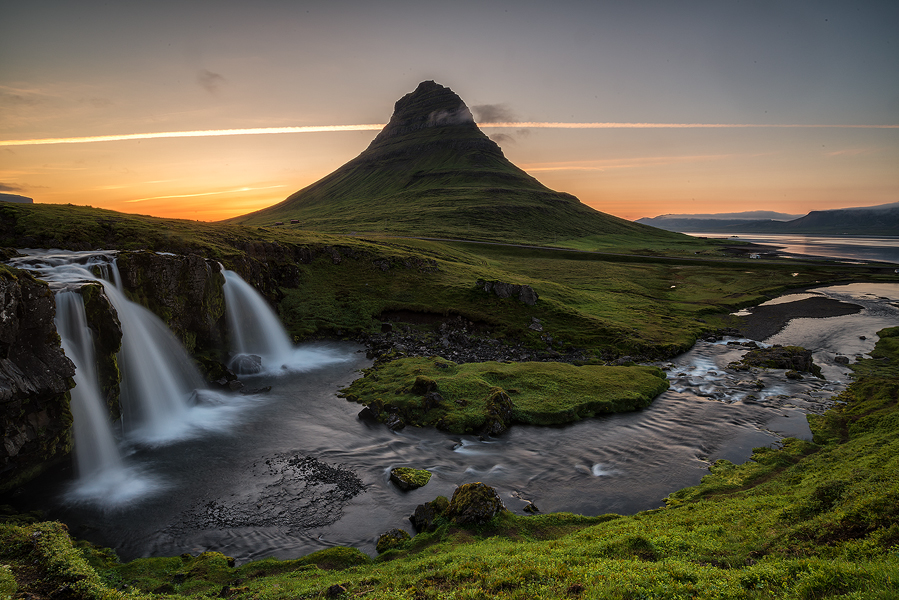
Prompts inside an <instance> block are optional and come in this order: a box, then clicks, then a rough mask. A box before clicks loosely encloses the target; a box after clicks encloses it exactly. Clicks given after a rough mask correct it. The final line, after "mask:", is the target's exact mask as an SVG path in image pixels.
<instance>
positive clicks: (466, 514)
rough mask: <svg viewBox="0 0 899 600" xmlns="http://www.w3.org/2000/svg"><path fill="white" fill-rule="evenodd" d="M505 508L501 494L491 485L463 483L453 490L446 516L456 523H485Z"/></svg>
mask: <svg viewBox="0 0 899 600" xmlns="http://www.w3.org/2000/svg"><path fill="white" fill-rule="evenodd" d="M504 510H506V507H505V506H503V501H502V500H500V497H499V494H497V493H496V490H495V489H493V488H492V487H490V486H489V485H487V484H485V483H481V482H477V483H463V484H462V485H460V486H459V487H457V488H456V491H455V492H453V497H452V499H451V500H450V503H449V506H448V507H447V509H446V517H447V518H448V519H449V520H450V521H451V522H453V523H455V524H456V525H483V524H485V523H487V522H488V521H490V520H491V519H492V518H493V517H495V516H496V515H498V514H499V513H500V512H501V511H504Z"/></svg>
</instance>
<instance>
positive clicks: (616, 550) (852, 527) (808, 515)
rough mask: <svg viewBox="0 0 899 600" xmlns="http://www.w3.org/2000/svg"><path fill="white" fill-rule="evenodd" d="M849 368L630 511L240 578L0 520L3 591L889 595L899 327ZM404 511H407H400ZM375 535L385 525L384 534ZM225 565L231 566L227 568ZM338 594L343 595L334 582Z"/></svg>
mask: <svg viewBox="0 0 899 600" xmlns="http://www.w3.org/2000/svg"><path fill="white" fill-rule="evenodd" d="M880 337H881V340H880V341H879V342H878V344H877V348H876V349H875V351H874V352H873V353H872V358H871V359H867V360H862V361H859V362H858V364H856V365H853V368H854V369H855V371H856V374H857V381H856V382H854V383H853V384H852V385H851V386H850V388H849V390H847V392H845V393H844V394H843V396H842V398H841V399H842V400H843V401H844V402H845V403H844V404H841V405H838V407H836V408H834V409H832V410H831V411H829V412H828V413H826V414H825V415H823V416H822V417H818V418H815V419H814V420H812V422H811V424H812V427H813V431H814V433H815V438H814V443H810V442H801V441H799V440H790V439H788V440H785V441H784V444H783V447H782V448H781V449H777V450H772V449H768V448H759V449H756V451H755V453H754V455H753V457H752V460H750V461H749V462H747V463H745V464H743V465H733V464H731V463H728V462H727V461H718V462H716V463H715V464H714V465H713V466H712V467H711V473H710V474H709V475H708V476H706V477H705V478H704V479H703V481H702V483H701V484H700V485H699V486H696V487H693V488H687V489H685V490H681V491H680V492H676V493H674V494H672V495H671V496H670V497H669V499H668V505H669V506H668V508H667V509H659V510H654V511H647V512H643V513H639V514H636V515H633V516H627V517H622V516H617V515H605V516H600V517H590V518H587V517H579V516H576V515H571V514H565V513H563V514H550V515H541V516H533V517H519V516H515V515H512V514H510V513H508V512H506V513H500V514H499V515H498V516H497V517H495V518H494V519H493V520H492V521H491V522H490V523H488V524H487V525H485V526H481V527H470V528H466V527H459V526H455V525H451V524H449V523H448V522H445V521H444V522H442V524H441V525H440V527H439V528H438V529H437V531H436V532H434V533H429V534H419V535H417V536H416V537H414V538H413V539H412V540H411V542H407V543H406V545H405V546H404V547H402V548H400V549H397V550H391V551H388V552H386V553H385V554H383V555H381V556H380V557H378V558H377V559H375V560H372V559H370V558H368V557H367V556H365V555H363V554H361V553H360V552H358V551H355V550H353V549H350V548H333V549H329V550H324V551H320V552H316V553H313V554H311V555H309V556H307V557H304V558H299V559H296V560H289V561H278V560H271V559H270V560H261V561H255V562H251V563H248V564H245V565H242V566H239V567H235V566H229V560H228V558H227V557H226V556H223V555H221V554H219V553H216V552H206V553H203V554H201V555H199V556H191V555H181V556H180V557H172V558H146V559H138V560H135V561H133V562H131V563H127V564H120V563H118V561H116V560H115V557H114V555H113V554H111V553H110V552H109V551H103V550H98V549H94V548H91V547H90V546H88V545H86V544H78V545H73V543H72V541H71V540H70V538H69V537H68V535H67V533H66V531H65V528H64V526H61V525H60V524H58V523H35V524H30V525H29V524H25V523H20V524H16V523H14V522H9V523H6V524H4V525H0V594H5V595H8V596H12V595H14V594H15V595H16V597H38V598H41V597H57V596H59V595H60V593H61V590H62V591H64V592H65V597H66V598H70V599H73V600H74V599H95V598H135V599H137V598H150V597H157V598H158V597H175V598H177V597H183V596H185V595H193V596H196V597H227V598H235V599H241V600H243V599H247V600H249V599H254V600H256V599H279V598H315V597H347V598H350V597H364V598H372V599H381V598H384V599H387V598H390V599H409V600H419V599H430V598H433V599H437V598H559V599H561V598H596V599H615V600H623V599H636V598H657V599H671V600H675V599H682V598H683V599H686V598H691V599H693V598H695V599H746V600H756V599H767V598H788V599H797V600H812V599H823V598H846V599H849V598H852V599H866V598H871V599H880V600H887V599H892V598H896V597H897V596H899V427H897V420H899V328H893V329H889V330H884V331H881V332H880ZM411 508H412V507H410V511H411ZM385 528H386V527H385ZM231 564H232V565H233V563H231ZM334 586H340V587H339V588H338V587H334Z"/></svg>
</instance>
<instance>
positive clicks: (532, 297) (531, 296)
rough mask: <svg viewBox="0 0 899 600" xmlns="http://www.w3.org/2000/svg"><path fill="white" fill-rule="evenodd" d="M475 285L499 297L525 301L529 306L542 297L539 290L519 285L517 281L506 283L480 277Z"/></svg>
mask: <svg viewBox="0 0 899 600" xmlns="http://www.w3.org/2000/svg"><path fill="white" fill-rule="evenodd" d="M475 286H477V287H478V288H479V289H482V290H484V291H485V292H487V293H493V294H494V295H495V296H497V297H499V298H515V299H517V300H518V301H519V302H523V303H525V304H527V305H528V306H534V305H535V304H537V300H538V299H539V298H540V297H539V296H538V295H537V292H535V291H534V289H533V288H532V287H531V286H529V285H518V284H515V283H505V282H503V281H485V280H483V279H478V280H477V281H476V282H475Z"/></svg>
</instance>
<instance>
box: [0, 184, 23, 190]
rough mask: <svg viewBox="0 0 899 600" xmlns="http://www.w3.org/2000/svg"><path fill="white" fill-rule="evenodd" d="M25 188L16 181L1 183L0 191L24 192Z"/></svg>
mask: <svg viewBox="0 0 899 600" xmlns="http://www.w3.org/2000/svg"><path fill="white" fill-rule="evenodd" d="M24 191H25V188H23V187H22V186H21V185H16V184H14V183H0V192H24Z"/></svg>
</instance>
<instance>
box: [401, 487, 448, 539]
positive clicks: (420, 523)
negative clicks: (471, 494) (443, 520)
mask: <svg viewBox="0 0 899 600" xmlns="http://www.w3.org/2000/svg"><path fill="white" fill-rule="evenodd" d="M447 508H449V500H447V499H446V497H445V496H437V497H436V498H434V499H433V500H431V501H430V502H425V503H424V504H419V505H418V506H416V507H415V512H414V513H412V516H411V517H409V521H410V522H411V523H412V527H414V528H415V531H417V532H418V533H422V532H425V531H427V532H431V531H435V530H436V529H437V526H436V525H435V524H434V521H435V520H436V519H437V517H439V516H441V515H443V513H445V512H446V509H447Z"/></svg>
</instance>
